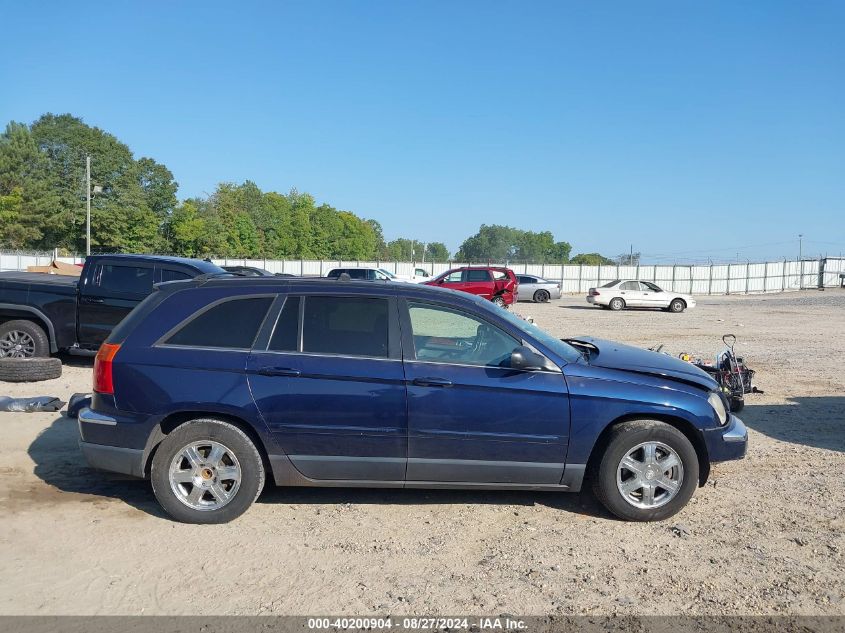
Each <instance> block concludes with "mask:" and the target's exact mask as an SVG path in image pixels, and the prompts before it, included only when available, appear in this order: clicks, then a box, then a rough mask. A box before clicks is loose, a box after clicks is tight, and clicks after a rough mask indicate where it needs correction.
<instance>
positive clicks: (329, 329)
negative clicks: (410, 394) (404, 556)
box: [247, 294, 408, 485]
mask: <svg viewBox="0 0 845 633" xmlns="http://www.w3.org/2000/svg"><path fill="white" fill-rule="evenodd" d="M247 373H248V377H249V378H248V379H249V385H250V389H251V391H252V395H253V398H254V399H255V403H256V405H257V406H258V409H259V411H260V412H261V415H262V417H263V418H264V420H265V421H266V423H267V425H268V426H269V428H270V431H271V432H272V434H273V436H274V438H275V439H276V441H277V442H278V444H279V445H280V446H281V448H282V449H283V450H284V452H285V453H286V454H287V456H288V457H289V459H290V460H291V462H292V464H293V465H294V467H296V469H297V470H298V471H299V472H300V473H301V474H302V475H304V476H305V477H308V478H310V479H314V480H335V481H381V482H396V483H397V484H398V485H401V482H402V481H403V480H404V478H405V466H406V459H407V430H408V429H407V419H408V418H407V408H406V388H405V383H404V378H405V376H404V371H403V367H402V360H401V353H400V343H399V325H398V316H397V308H396V300H395V299H394V298H393V297H391V296H389V295H350V296H340V295H320V294H302V295H288V296H287V297H285V298H284V304H283V306H282V307H281V309H280V315H279V317H278V319H277V321H276V322H275V324H274V326H273V329H272V333H271V334H270V335H268V339H267V341H266V342H265V343H264V346H263V348H261V349H254V350H253V352H252V354H251V355H250V358H249V360H248V362H247Z"/></svg>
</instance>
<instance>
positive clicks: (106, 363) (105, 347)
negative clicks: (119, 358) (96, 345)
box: [94, 343, 120, 394]
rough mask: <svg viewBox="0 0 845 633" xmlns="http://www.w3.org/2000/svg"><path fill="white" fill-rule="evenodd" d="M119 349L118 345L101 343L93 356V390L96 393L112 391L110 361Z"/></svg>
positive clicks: (111, 392) (110, 392)
mask: <svg viewBox="0 0 845 633" xmlns="http://www.w3.org/2000/svg"><path fill="white" fill-rule="evenodd" d="M118 350H120V345H114V344H112V343H103V344H102V345H100V349H99V350H98V351H97V356H96V357H95V358H94V391H96V392H97V393H109V394H113V393H114V382H113V381H112V361H113V360H114V356H115V354H117V352H118Z"/></svg>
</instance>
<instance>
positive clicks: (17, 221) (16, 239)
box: [0, 122, 58, 248]
mask: <svg viewBox="0 0 845 633" xmlns="http://www.w3.org/2000/svg"><path fill="white" fill-rule="evenodd" d="M0 196H3V197H4V198H6V199H5V201H4V207H5V214H4V215H5V219H4V221H3V223H2V224H1V225H0V228H1V229H2V235H3V236H2V237H0V240H2V242H4V243H6V244H7V245H9V246H13V247H15V248H34V247H37V246H39V243H40V241H41V238H42V236H43V234H42V230H41V227H42V226H43V223H44V222H43V220H44V218H45V217H46V216H47V214H48V213H49V212H50V211H51V210H52V209H53V208H54V207H55V206H56V204H58V200H57V193H56V187H55V186H53V183H52V181H51V179H50V173H49V164H48V162H47V158H46V157H45V156H44V155H43V154H42V153H41V152H40V151H39V149H38V145H37V144H36V142H35V139H34V138H33V136H32V133H31V132H30V130H29V128H28V127H27V126H26V125H24V124H22V123H15V122H11V123H9V124H8V125H7V126H6V129H5V131H4V132H3V134H2V135H0Z"/></svg>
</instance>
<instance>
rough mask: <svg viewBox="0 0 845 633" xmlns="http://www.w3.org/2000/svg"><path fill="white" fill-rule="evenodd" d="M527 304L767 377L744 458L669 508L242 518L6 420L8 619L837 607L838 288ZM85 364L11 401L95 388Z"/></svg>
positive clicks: (841, 451) (416, 506)
mask: <svg viewBox="0 0 845 633" xmlns="http://www.w3.org/2000/svg"><path fill="white" fill-rule="evenodd" d="M518 311H520V312H521V313H523V314H530V315H531V316H534V317H535V318H536V319H537V321H538V322H539V324H540V325H541V326H543V327H545V328H546V329H548V330H550V331H551V332H553V333H555V334H558V335H560V336H564V335H577V334H592V335H596V336H601V337H607V338H615V339H618V340H621V341H626V342H629V343H633V344H637V345H642V346H650V345H653V344H655V343H664V344H665V345H666V349H667V350H668V351H671V352H672V353H678V352H681V351H690V352H694V353H697V354H701V355H710V354H715V353H716V352H717V351H718V350H719V348H720V347H721V343H720V340H719V338H720V336H721V335H722V334H723V333H725V332H728V331H733V332H736V333H737V334H738V336H739V350H740V351H741V353H742V354H743V355H744V356H745V357H746V359H747V361H748V362H749V364H750V365H751V366H752V367H753V368H754V369H756V370H757V371H758V380H757V383H758V384H759V386H760V388H762V389H764V390H765V394H764V395H753V396H749V397H748V405H747V406H746V409H745V411H744V412H743V414H742V417H743V418H744V420H745V421H746V423H747V424H748V426H749V428H750V449H749V454H748V457H747V458H746V459H745V460H743V461H739V462H731V463H727V464H723V465H718V466H716V467H715V468H714V471H713V473H712V475H711V479H710V482H709V483H708V484H707V486H706V487H704V488H702V489H699V490H698V491H697V492H696V494H695V496H694V497H693V499H692V501H691V503H690V504H689V506H688V507H687V508H686V509H685V510H684V511H683V512H682V513H681V514H680V515H678V516H676V517H674V518H672V519H670V520H669V521H666V522H663V523H656V524H630V523H624V522H621V521H617V520H614V519H613V518H611V517H610V516H609V515H608V514H607V513H606V512H605V511H604V510H603V509H602V508H601V507H600V506H599V505H598V504H597V503H596V502H595V501H594V499H593V498H592V496H591V495H590V494H589V493H586V492H585V493H581V494H563V493H559V494H555V493H520V492H486V491H485V492H462V491H461V492H448V491H445V492H444V491H403V490H388V491H379V490H375V491H372V490H338V489H268V490H265V492H264V493H263V494H262V496H261V498H260V499H259V502H258V503H257V504H256V505H255V506H254V507H253V508H252V509H250V510H249V512H248V513H247V514H246V515H244V516H243V517H242V518H241V519H240V520H238V521H236V522H234V523H231V524H228V525H222V526H203V527H199V526H189V525H181V524H177V523H174V522H172V521H170V520H168V519H167V518H166V517H164V516H163V515H162V513H161V511H160V510H159V507H158V505H157V503H156V501H155V499H154V497H153V495H152V492H151V490H150V486H149V484H148V483H147V482H142V481H137V480H134V481H133V480H125V479H120V478H117V477H112V476H109V475H107V474H104V473H99V472H96V471H92V470H90V469H88V468H87V467H86V465H85V463H84V462H83V460H82V457H81V455H80V453H79V451H78V448H77V445H76V428H75V422H74V421H73V420H69V419H67V418H64V417H61V416H58V415H56V414H30V415H21V414H9V413H4V414H0V416H2V417H0V421H2V429H3V434H2V440H0V473H2V475H3V486H2V487H0V505H1V506H2V508H3V520H2V530H0V613H2V614H140V613H147V614H214V613H221V614H223V613H225V614H325V613H333V614H343V615H347V614H373V615H386V614H393V615H396V614H403V615H405V614H407V615H422V614H425V615H435V614H447V613H451V614H459V613H475V614H481V613H485V614H501V613H514V614H523V615H529V614H610V613H624V614H675V613H684V614H773V613H788V614H845V598H843V593H845V573H843V572H845V558H843V555H845V537H843V534H845V512H844V511H845V335H843V334H844V333H845V292H840V291H827V292H804V293H795V294H787V295H779V296H774V295H772V296H765V297H762V296H757V297H713V298H702V299H701V301H700V303H699V307H698V308H696V309H694V310H690V311H688V312H686V313H684V314H681V315H673V314H667V313H662V312H646V311H638V312H633V311H631V312H624V313H619V314H617V313H610V312H607V311H602V310H598V309H595V308H590V307H588V306H587V305H586V304H585V303H584V300H583V298H582V297H570V298H565V299H563V300H561V301H558V302H553V303H551V304H549V305H539V306H538V305H532V304H520V305H519V307H518ZM90 367H91V362H90V360H88V359H69V364H68V365H66V366H65V370H64V375H63V376H62V378H60V379H58V380H54V381H50V382H44V383H36V384H29V385H11V384H4V385H3V386H2V388H0V389H2V391H3V393H4V395H5V394H11V395H20V396H23V395H42V394H50V395H57V396H61V397H62V398H64V399H67V397H68V396H69V395H70V394H71V393H73V392H75V391H84V390H87V389H88V386H89V384H90V374H91V369H90Z"/></svg>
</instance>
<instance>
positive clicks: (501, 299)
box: [491, 295, 507, 308]
mask: <svg viewBox="0 0 845 633" xmlns="http://www.w3.org/2000/svg"><path fill="white" fill-rule="evenodd" d="M491 301H492V302H493V303H495V304H496V305H497V306H499V307H500V308H504V307H506V305H507V304H506V303H505V298H504V297H503V296H502V295H497V296H495V297H493V298H492V299H491Z"/></svg>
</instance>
